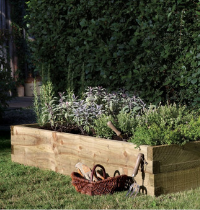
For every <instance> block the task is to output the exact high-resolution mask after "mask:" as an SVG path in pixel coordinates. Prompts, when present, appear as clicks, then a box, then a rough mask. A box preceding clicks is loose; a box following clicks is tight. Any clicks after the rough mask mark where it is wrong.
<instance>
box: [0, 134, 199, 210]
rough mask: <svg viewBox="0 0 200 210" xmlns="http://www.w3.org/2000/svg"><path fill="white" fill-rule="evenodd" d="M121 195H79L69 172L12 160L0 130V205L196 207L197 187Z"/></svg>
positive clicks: (5, 206)
mask: <svg viewBox="0 0 200 210" xmlns="http://www.w3.org/2000/svg"><path fill="white" fill-rule="evenodd" d="M66 167H67V166H66ZM125 195H126V192H119V193H114V194H113V195H106V196H94V197H90V196H87V195H82V194H79V193H77V192H76V191H75V189H74V187H73V186H72V185H71V178H70V176H65V175H61V174H58V173H55V172H52V171H45V170H40V169H38V168H35V167H29V166H24V165H20V164H16V163H13V162H12V161H11V148H10V133H9V132H6V131H5V132H4V131H0V209H199V208H200V188H198V189H195V190H189V191H185V192H181V193H176V194H168V195H162V196H159V197H151V196H146V195H138V196H137V197H135V198H134V199H133V198H127V197H125Z"/></svg>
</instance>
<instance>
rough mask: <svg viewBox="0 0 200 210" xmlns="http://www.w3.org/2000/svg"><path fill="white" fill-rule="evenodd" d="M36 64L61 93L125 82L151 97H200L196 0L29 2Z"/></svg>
mask: <svg viewBox="0 0 200 210" xmlns="http://www.w3.org/2000/svg"><path fill="white" fill-rule="evenodd" d="M27 5H28V13H29V15H28V16H27V19H28V21H29V22H30V25H31V29H30V30H29V33H30V34H32V35H34V37H35V40H36V41H35V42H33V43H32V50H33V52H34V59H35V61H34V62H35V64H36V67H37V69H40V70H41V69H43V72H44V75H45V74H47V72H50V76H51V80H52V83H53V84H54V85H55V87H56V88H55V90H56V91H64V90H65V89H74V90H75V91H76V92H77V91H82V90H84V88H85V87H86V86H97V85H100V86H104V87H105V88H109V89H111V90H115V89H116V88H117V87H125V88H126V89H127V90H129V91H134V92H135V93H138V94H139V96H140V97H141V98H143V99H145V100H146V101H149V102H153V103H158V102H160V101H166V100H170V101H175V102H182V103H187V104H190V105H198V101H200V94H199V85H200V68H199V64H200V60H199V58H200V52H199V49H200V46H199V34H200V33H199V32H200V30H199V25H200V24H199V15H200V12H199V1H197V0H193V1H192V0H176V1H169V0H166V1H163V0H141V1H136V0H109V1H107V0H101V1H96V0H89V1H88V0H87V1H86V0H68V1H59V0H49V1H45V0H30V1H28V2H27Z"/></svg>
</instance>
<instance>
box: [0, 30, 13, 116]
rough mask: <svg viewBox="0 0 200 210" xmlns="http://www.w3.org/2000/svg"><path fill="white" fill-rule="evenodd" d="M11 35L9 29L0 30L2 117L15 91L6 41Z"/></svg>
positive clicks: (0, 108)
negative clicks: (11, 93)
mask: <svg viewBox="0 0 200 210" xmlns="http://www.w3.org/2000/svg"><path fill="white" fill-rule="evenodd" d="M9 37H10V35H9V33H8V31H7V30H0V46H1V47H0V55H1V56H0V78H1V79H0V119H1V117H2V114H3V111H4V108H5V107H7V106H8V103H7V102H8V101H9V100H10V99H11V98H12V96H11V95H10V92H13V93H14V88H15V83H14V80H13V79H12V77H11V69H10V65H9V63H8V60H7V55H6V52H7V49H6V45H5V43H6V41H7V39H9Z"/></svg>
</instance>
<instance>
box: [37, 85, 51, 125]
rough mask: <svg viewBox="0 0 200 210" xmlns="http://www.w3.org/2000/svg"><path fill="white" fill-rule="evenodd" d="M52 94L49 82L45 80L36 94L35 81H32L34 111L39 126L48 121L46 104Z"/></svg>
mask: <svg viewBox="0 0 200 210" xmlns="http://www.w3.org/2000/svg"><path fill="white" fill-rule="evenodd" d="M53 96H54V92H53V87H52V83H51V82H47V83H46V84H43V85H42V86H41V87H40V94H39V96H38V93H37V90H36V81H34V111H35V113H36V119H37V122H38V124H39V125H40V126H44V125H45V124H46V123H47V122H48V114H49V113H48V109H47V104H48V103H50V101H52V99H53Z"/></svg>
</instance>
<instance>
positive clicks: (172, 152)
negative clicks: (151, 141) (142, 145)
mask: <svg viewBox="0 0 200 210" xmlns="http://www.w3.org/2000/svg"><path fill="white" fill-rule="evenodd" d="M147 151H148V152H147V159H148V160H151V161H153V162H157V164H156V166H155V167H153V173H154V174H157V173H165V172H170V171H178V170H184V169H190V168H194V167H198V166H200V165H199V163H200V141H194V142H190V143H187V144H185V145H184V146H179V145H161V146H153V147H148V148H147Z"/></svg>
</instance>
